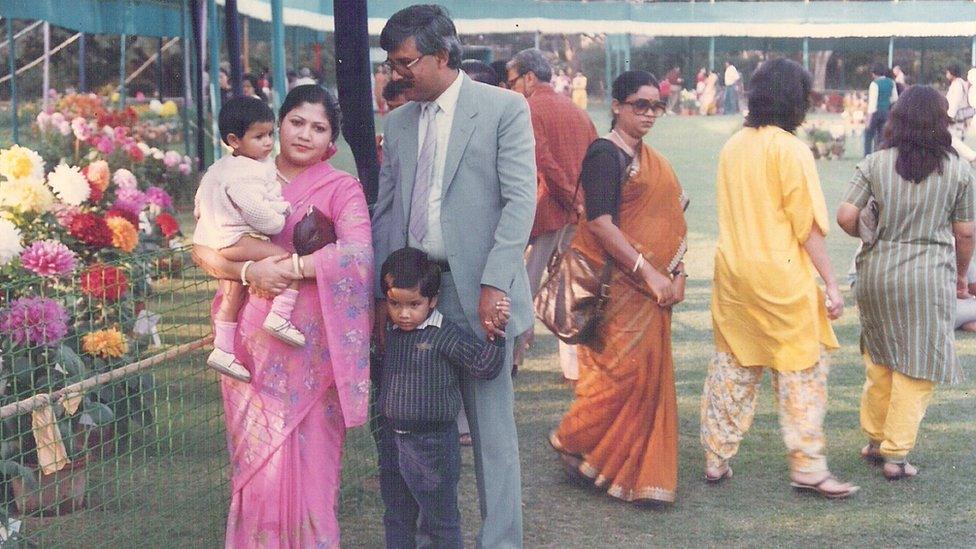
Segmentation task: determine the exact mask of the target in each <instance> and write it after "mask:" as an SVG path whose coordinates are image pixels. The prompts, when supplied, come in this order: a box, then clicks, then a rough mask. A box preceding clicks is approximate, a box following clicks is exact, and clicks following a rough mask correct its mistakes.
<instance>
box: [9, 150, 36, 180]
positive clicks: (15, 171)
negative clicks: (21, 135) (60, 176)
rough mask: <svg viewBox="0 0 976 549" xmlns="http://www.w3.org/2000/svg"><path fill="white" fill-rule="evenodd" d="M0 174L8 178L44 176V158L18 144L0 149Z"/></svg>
mask: <svg viewBox="0 0 976 549" xmlns="http://www.w3.org/2000/svg"><path fill="white" fill-rule="evenodd" d="M0 175H2V176H4V177H6V178H7V179H10V180H16V179H23V178H25V177H31V178H33V179H43V178H44V160H43V159H42V158H41V155H39V154H37V153H36V152H34V151H32V150H30V149H28V148H26V147H21V146H20V145H14V146H13V147H10V148H9V149H4V150H0Z"/></svg>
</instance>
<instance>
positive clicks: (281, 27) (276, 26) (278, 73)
mask: <svg viewBox="0 0 976 549" xmlns="http://www.w3.org/2000/svg"><path fill="white" fill-rule="evenodd" d="M282 4H283V2H282V0H271V74H272V75H273V76H272V80H273V83H274V92H275V94H274V95H275V98H274V100H275V104H274V106H275V110H278V107H280V106H281V102H282V101H284V100H285V93H287V92H288V78H287V76H285V71H286V61H285V10H284V7H283V5H282Z"/></svg>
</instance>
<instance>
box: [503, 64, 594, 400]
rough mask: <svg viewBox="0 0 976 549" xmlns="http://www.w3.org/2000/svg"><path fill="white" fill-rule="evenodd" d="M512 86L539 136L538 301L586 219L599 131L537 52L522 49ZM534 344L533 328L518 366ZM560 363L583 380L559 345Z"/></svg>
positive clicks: (530, 256) (528, 254) (534, 247)
mask: <svg viewBox="0 0 976 549" xmlns="http://www.w3.org/2000/svg"><path fill="white" fill-rule="evenodd" d="M505 68H506V69H507V84H508V87H509V88H510V89H512V90H514V91H516V92H519V93H521V94H522V95H524V96H525V97H526V99H527V100H528V103H529V112H530V114H531V117H532V129H533V132H534V133H535V162H536V167H537V169H538V171H539V173H538V178H537V179H538V185H539V186H538V193H537V199H536V200H537V201H536V210H535V222H534V224H533V225H532V233H531V235H530V236H529V245H528V247H527V248H526V250H525V263H526V270H527V271H528V272H529V284H530V285H531V290H532V294H533V296H534V295H535V293H536V292H538V291H539V285H540V283H541V281H542V277H543V275H544V274H545V269H546V265H547V263H548V261H549V257H550V256H551V255H552V252H553V251H554V250H555V249H556V246H557V245H561V247H560V249H564V248H565V247H566V246H568V245H569V243H570V241H571V240H572V237H573V233H574V232H575V230H576V223H577V222H578V221H579V218H580V217H581V216H582V215H583V214H584V210H583V190H582V188H579V190H577V188H578V185H577V182H578V181H579V174H580V168H581V167H582V165H583V157H584V156H585V155H586V149H587V147H589V146H590V143H592V142H593V140H595V139H596V137H597V135H596V128H595V127H594V126H593V122H592V121H591V120H590V117H589V115H587V114H586V111H584V110H583V109H581V108H579V107H577V106H576V105H574V104H573V101H572V100H571V99H569V98H568V97H566V96H564V95H560V94H558V93H556V91H555V90H554V89H553V87H552V85H551V84H550V80H551V79H552V65H550V63H549V61H548V60H547V59H546V58H545V56H544V55H543V53H542V52H541V51H539V50H537V49H534V48H533V49H527V50H522V51H520V52H518V53H517V54H515V57H513V58H512V60H511V61H509V62H508V63H507V64H506V66H505ZM531 343H532V329H531V328H530V329H529V330H527V331H526V332H525V333H524V334H522V336H520V337H519V343H518V344H517V345H516V349H515V353H516V355H515V363H516V364H518V363H520V361H521V358H522V356H523V355H524V353H525V350H526V349H527V348H528V347H529V345H531ZM559 364H560V366H561V367H562V371H563V375H564V376H565V377H566V379H568V380H571V381H575V380H576V379H578V378H579V367H578V365H577V363H576V349H575V347H573V346H570V345H566V344H565V343H563V342H561V341H560V342H559Z"/></svg>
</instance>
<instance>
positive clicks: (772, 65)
mask: <svg viewBox="0 0 976 549" xmlns="http://www.w3.org/2000/svg"><path fill="white" fill-rule="evenodd" d="M812 87H813V79H812V78H810V73H809V72H807V71H806V69H804V68H803V67H802V66H800V64H799V63H797V62H795V61H790V60H789V59H770V60H769V61H765V62H763V63H762V64H761V65H759V68H757V69H756V72H754V73H752V77H751V78H750V79H749V114H748V116H746V123H745V125H746V127H748V128H761V127H763V126H777V127H780V128H783V129H784V130H786V131H788V132H790V133H793V132H794V131H796V128H797V127H798V126H799V125H800V124H802V123H803V119H804V118H806V116H807V111H808V110H809V109H810V90H811V88H812Z"/></svg>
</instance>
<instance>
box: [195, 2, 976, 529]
mask: <svg viewBox="0 0 976 549" xmlns="http://www.w3.org/2000/svg"><path fill="white" fill-rule="evenodd" d="M380 46H381V47H382V48H383V49H384V50H385V51H386V52H387V55H388V59H387V62H386V64H385V69H384V74H385V75H386V76H387V78H388V80H387V81H386V82H385V86H384V89H383V90H382V92H381V96H380V97H381V99H382V100H383V102H384V105H385V107H384V109H385V110H386V116H385V118H384V119H383V126H384V134H383V136H382V140H381V144H382V155H383V157H382V169H381V172H380V189H379V195H378V200H377V202H376V204H375V205H373V206H372V208H371V210H370V209H369V208H367V204H366V200H365V198H364V194H363V191H362V189H361V187H360V185H359V183H358V181H357V180H356V179H355V178H354V177H353V176H351V175H349V174H347V173H345V172H342V171H340V170H337V169H336V168H334V167H333V166H332V165H331V164H330V163H329V158H330V157H331V156H332V155H333V154H334V153H335V140H336V138H337V136H338V134H339V132H340V129H341V125H342V124H343V123H347V124H356V123H357V121H356V120H346V121H343V120H342V117H341V114H340V112H339V108H338V103H337V101H336V99H335V97H334V96H333V95H332V94H331V93H330V92H329V91H327V90H325V89H323V88H321V87H319V86H317V85H314V84H298V85H296V86H295V87H294V88H292V89H291V91H290V92H289V93H288V96H287V97H286V98H284V101H283V103H282V106H281V109H280V111H279V113H278V115H277V125H278V139H279V144H280V154H278V155H277V156H276V157H275V158H273V159H269V158H268V157H269V153H270V152H271V148H272V147H271V143H272V141H273V125H274V121H275V120H274V117H273V115H272V114H271V113H270V112H269V111H268V110H267V108H266V107H264V108H262V107H263V104H262V103H261V102H260V101H257V100H254V99H243V100H231V101H228V103H227V104H226V106H225V111H226V114H225V113H224V112H222V113H221V116H220V130H221V137H222V138H223V139H224V141H225V143H226V144H227V145H228V146H229V147H230V148H232V149H233V151H234V154H233V155H232V156H231V157H229V159H228V160H227V161H222V162H221V163H218V164H215V165H214V167H212V168H211V170H210V171H209V172H208V173H207V176H206V178H205V180H204V182H203V183H202V184H201V188H200V191H199V194H198V200H197V214H198V217H199V219H200V225H198V229H197V231H198V233H199V234H198V235H195V237H194V242H195V247H194V255H195V258H196V260H197V262H198V263H199V264H200V265H202V266H203V267H204V268H205V269H206V270H207V271H208V272H209V273H211V274H212V275H213V276H215V277H217V278H219V279H221V281H222V282H221V284H220V291H219V292H218V294H217V297H216V299H215V302H214V320H215V346H216V350H215V354H214V355H211V358H212V360H208V363H209V364H210V365H211V366H213V367H215V368H217V369H218V370H220V371H221V372H222V373H227V374H229V375H227V376H224V378H223V381H222V393H223V398H224V409H225V416H226V423H227V433H228V442H229V454H230V459H231V464H232V467H231V469H230V470H231V472H232V498H231V504H230V510H229V516H228V521H227V532H226V536H227V546H228V547H244V546H261V547H312V546H316V547H333V546H338V544H339V525H338V521H337V517H336V506H337V497H338V491H339V483H340V463H341V456H342V450H343V440H344V436H345V432H346V430H347V429H348V428H352V427H356V426H359V425H362V424H364V423H366V422H367V421H368V420H369V416H370V415H371V412H370V411H371V410H372V415H373V416H374V417H373V419H374V421H375V427H376V429H375V430H376V442H377V447H378V454H379V469H380V490H381V493H382V497H383V501H384V504H385V512H384V516H383V525H384V531H385V543H386V545H387V546H388V547H416V546H418V545H433V546H436V547H460V546H462V536H461V531H462V530H461V523H460V521H461V519H460V513H459V511H458V501H457V497H458V496H457V494H458V492H457V484H458V481H459V476H460V475H459V469H460V447H461V446H460V444H461V443H462V442H463V435H464V434H468V435H469V436H470V439H471V443H472V444H473V453H474V469H475V477H476V484H477V496H478V499H479V502H480V512H481V518H482V524H481V525H480V530H479V532H478V535H477V540H478V545H479V546H480V547H521V546H522V531H523V524H522V500H521V473H520V460H519V449H518V438H517V435H516V421H515V416H514V398H515V397H514V390H513V376H512V374H513V372H514V370H515V368H516V364H517V362H518V361H519V360H521V357H523V356H524V352H525V349H526V348H528V347H529V346H530V345H531V344H532V327H533V325H534V316H535V314H534V313H535V311H534V309H533V295H534V294H535V293H536V292H537V291H538V290H539V287H540V283H541V281H542V280H543V279H544V278H545V276H546V271H547V266H548V265H550V264H551V259H552V258H553V257H554V256H559V255H560V254H562V253H566V251H567V250H568V249H569V248H572V249H573V250H574V251H575V253H578V254H579V255H580V256H582V257H584V258H585V259H586V261H588V262H589V264H591V265H592V266H593V267H594V269H596V270H602V269H603V267H608V268H609V271H608V272H609V273H610V277H609V279H608V281H607V286H608V288H609V293H608V296H609V297H608V303H607V305H606V307H605V308H604V309H603V310H602V321H601V323H600V325H599V328H598V333H597V334H596V336H595V337H594V338H592V339H589V340H587V341H586V342H585V343H584V344H577V345H570V344H568V343H562V344H561V345H560V350H559V362H560V366H561V368H562V371H563V372H564V375H565V377H566V378H567V379H570V380H577V381H576V383H575V386H574V393H575V400H574V401H573V403H572V405H571V406H570V407H569V409H568V410H567V411H566V413H565V415H564V416H563V418H562V420H561V421H560V423H559V424H558V425H557V426H556V428H555V429H554V430H553V431H552V433H551V434H550V436H549V443H550V444H551V445H552V447H553V449H554V451H555V452H556V454H557V455H558V457H559V460H560V462H561V463H562V464H563V465H564V466H565V468H566V470H567V471H568V472H569V473H570V474H572V475H574V476H576V477H577V478H579V479H580V480H582V481H584V482H586V483H590V484H592V485H594V486H596V487H599V488H600V489H601V490H603V491H605V492H606V493H607V494H609V495H610V496H612V497H614V498H617V499H619V500H622V501H627V502H674V501H675V500H676V498H677V495H678V494H679V493H680V491H679V488H678V410H677V400H676V392H675V377H674V361H673V356H672V345H671V315H672V311H673V310H674V307H676V306H679V305H680V304H681V303H682V301H683V300H684V297H685V289H686V281H687V276H688V275H687V272H686V270H685V267H684V255H685V253H686V251H687V230H688V227H687V223H686V219H685V215H684V212H685V210H686V208H687V207H688V205H689V202H690V201H689V197H688V196H686V195H685V193H684V191H683V189H682V187H681V184H680V182H679V180H678V177H677V174H676V173H675V171H674V170H673V169H672V167H671V165H670V164H669V162H668V160H667V159H666V158H665V157H664V156H663V155H662V154H661V153H660V152H658V151H656V150H655V149H653V148H652V147H650V146H649V145H647V144H646V143H644V137H645V136H646V135H647V134H648V133H649V132H651V131H653V130H654V127H655V122H656V121H657V119H658V118H659V117H660V116H662V115H664V114H665V113H666V112H667V111H668V110H669V103H668V101H669V99H670V97H668V96H665V95H664V94H663V93H662V87H668V88H670V86H671V85H672V84H678V85H680V81H677V80H679V79H680V74H678V75H673V74H669V75H668V76H667V77H666V78H665V79H663V80H658V79H657V78H656V77H655V76H654V75H652V74H651V73H649V72H646V71H641V70H631V71H627V72H624V73H622V74H620V75H619V76H618V77H617V78H616V79H615V80H614V82H613V86H612V90H611V98H612V99H611V101H610V102H609V105H608V106H609V109H610V111H611V115H612V122H611V126H610V128H609V129H608V131H606V132H605V133H604V134H603V135H602V136H599V137H598V132H597V128H596V127H595V126H594V124H593V123H592V121H591V120H590V119H589V117H588V115H587V114H586V112H585V110H584V109H583V107H585V105H581V104H580V103H581V101H580V100H579V99H580V98H579V97H578V96H577V94H576V90H577V89H579V88H577V86H576V85H574V84H572V82H571V83H570V86H569V88H567V87H566V85H565V80H563V81H562V83H559V82H560V75H559V74H558V72H557V73H556V74H555V75H554V74H553V67H552V66H551V64H550V63H549V61H548V60H547V58H546V56H545V55H544V54H543V53H542V52H540V51H538V50H535V49H529V50H525V51H522V52H519V53H518V54H516V55H515V56H514V57H513V58H512V59H511V60H509V61H507V62H506V63H505V64H504V65H500V66H498V65H496V67H498V68H494V67H492V66H489V65H487V64H484V63H480V62H462V59H461V43H460V41H459V39H458V36H457V32H456V30H455V27H454V24H453V22H452V21H451V19H450V18H449V16H448V15H447V13H446V12H445V11H444V10H443V9H442V8H440V7H438V6H432V5H415V6H410V7H407V8H404V9H402V10H401V11H399V12H397V13H396V14H394V15H393V16H392V17H391V18H390V19H389V20H388V21H387V23H386V25H385V27H384V28H383V31H382V33H381V35H380ZM730 67H731V65H730ZM731 69H732V70H734V67H731ZM501 71H503V72H501ZM730 74H731V76H732V77H731V78H730ZM566 76H568V75H566ZM577 76H578V75H577ZM879 76H880V75H879ZM706 80H707V79H706ZM713 80H714V79H713ZM663 82H668V84H667V85H666V86H665V85H664V84H663ZM726 82H731V84H732V85H729V86H726V93H725V96H724V100H723V101H724V103H725V104H726V107H727V108H731V107H733V106H737V103H738V101H739V99H738V97H739V95H738V90H737V89H736V86H738V82H739V79H738V75H737V71H736V72H734V73H731V72H730V70H729V69H727V71H726ZM502 84H504V86H502ZM557 85H558V86H560V89H559V90H557V89H556V86H557ZM706 85H707V84H706ZM503 87H504V88H508V89H507V90H506V89H503ZM581 87H582V89H585V85H581ZM811 87H812V82H811V77H810V75H809V73H808V72H807V71H805V70H804V69H803V68H802V67H801V66H800V65H799V64H797V63H795V62H793V61H789V60H785V59H773V60H769V61H766V62H764V63H762V64H761V65H760V66H759V68H758V69H757V70H756V72H755V73H754V74H753V75H752V76H751V79H750V83H749V93H748V99H747V102H748V115H747V116H746V119H745V124H744V127H743V128H742V129H740V130H739V131H738V132H736V133H735V135H733V136H732V137H731V138H730V139H729V140H728V142H727V143H726V144H725V146H724V147H723V149H722V151H721V153H720V155H719V158H718V159H717V162H718V175H717V182H716V190H717V194H716V197H715V198H716V202H717V206H718V207H717V210H718V211H717V216H718V224H719V238H718V245H717V249H716V252H715V271H714V274H713V289H712V303H711V312H712V319H713V327H714V355H713V359H712V360H711V362H710V364H709V365H708V374H707V378H706V381H705V384H704V388H703V391H702V397H701V414H700V438H701V444H702V448H703V456H702V470H703V477H704V480H705V481H707V482H709V483H720V482H723V481H725V480H727V479H729V478H731V477H732V466H731V463H732V460H733V459H734V458H735V456H736V454H737V453H738V451H739V445H740V443H741V441H742V439H743V437H744V436H745V435H746V433H747V431H748V430H749V427H750V426H751V424H752V422H753V418H754V413H755V406H756V400H757V394H758V389H759V386H760V381H761V379H762V377H763V374H764V371H765V370H769V371H770V374H771V376H772V378H773V390H774V393H775V397H776V401H777V404H778V411H779V419H780V425H781V428H782V433H783V440H784V442H785V444H786V447H787V449H788V454H787V455H788V460H789V468H790V474H789V481H788V482H789V484H790V485H792V486H793V487H794V488H796V489H799V490H808V491H813V492H815V493H817V494H820V495H822V496H824V497H826V498H831V499H838V498H845V497H848V496H850V495H852V494H854V493H855V492H857V491H858V489H859V488H858V487H857V486H854V485H852V484H851V483H848V482H844V481H842V480H839V479H838V478H836V477H835V476H834V475H833V474H832V473H831V472H830V470H829V469H828V466H827V460H826V457H825V455H826V452H825V447H826V439H825V435H824V430H823V420H824V416H825V413H826V410H827V406H828V398H827V377H828V376H827V373H828V369H829V356H830V351H831V350H834V349H836V348H837V347H838V341H837V339H836V337H835V336H834V332H833V329H832V327H831V321H832V320H835V319H837V318H839V317H840V316H841V314H842V313H843V310H844V306H845V303H844V297H843V295H842V293H841V291H840V289H839V285H838V283H837V280H836V278H835V277H834V274H833V268H832V266H831V263H830V260H829V257H828V255H827V252H826V244H825V242H826V236H827V233H828V231H829V227H830V224H831V223H830V218H829V215H828V211H827V206H826V203H825V200H824V196H823V193H822V190H821V187H820V182H819V178H818V175H817V168H816V164H815V162H814V158H813V156H812V153H811V151H810V149H809V147H808V146H807V145H806V144H804V143H803V142H802V141H801V140H800V139H798V138H797V137H796V136H795V135H794V132H795V130H796V128H797V127H798V126H799V125H800V124H801V123H802V122H803V120H804V118H805V116H806V113H807V111H808V109H809V107H810V91H811ZM729 88H731V91H729ZM877 88H878V94H877V96H878V98H879V99H878V104H879V105H880V106H879V108H881V107H883V106H884V102H883V98H885V97H889V95H888V88H887V85H886V84H885V83H878V84H877ZM566 89H572V90H573V91H572V92H570V93H569V95H568V96H567V94H566V93H565V91H566ZM706 91H707V89H706ZM561 92H562V93H561ZM892 98H893V96H892ZM948 109H949V105H948V102H947V100H946V99H945V97H944V96H942V95H941V94H940V93H939V92H937V91H935V90H934V89H932V88H929V87H925V86H914V87H910V88H907V89H906V90H904V92H903V93H901V94H900V95H899V96H898V98H897V101H893V102H892V103H891V104H890V113H889V114H888V119H887V120H886V121H885V122H884V123H883V124H880V122H879V123H876V125H880V131H881V133H882V135H883V139H882V140H881V141H880V143H879V149H878V150H877V151H876V152H873V153H871V154H870V155H868V156H867V157H866V158H865V159H864V161H863V162H861V163H860V164H858V166H857V169H856V171H855V173H854V175H853V177H852V180H851V182H850V184H849V189H848V191H847V194H846V195H845V197H844V200H843V202H842V204H841V205H840V207H839V209H838V211H837V221H838V223H839V224H840V226H841V227H842V228H843V229H844V231H845V232H847V233H848V234H850V235H852V236H856V237H858V238H860V239H861V240H862V241H863V245H862V247H861V250H860V252H859V253H858V257H857V272H858V275H859V276H858V280H857V283H856V286H855V300H856V302H857V304H858V310H859V314H860V319H861V327H862V334H861V350H862V354H863V358H864V363H865V372H866V381H865V385H864V391H863V396H862V401H861V414H860V427H861V429H862V431H863V432H864V435H865V438H866V442H867V443H866V445H865V446H864V448H863V449H861V451H860V454H861V456H863V457H864V459H865V460H867V461H869V462H871V463H875V464H878V465H879V466H880V467H881V471H880V472H881V475H883V477H884V478H887V479H892V480H894V479H902V478H909V477H912V476H914V475H916V474H917V473H918V469H917V468H916V467H915V466H913V465H912V464H910V463H909V461H908V459H907V456H908V454H909V453H910V452H911V451H912V450H913V448H914V444H915V439H916V435H917V432H918V428H919V425H920V423H921V421H922V417H923V415H924V413H925V408H926V406H927V404H928V402H929V400H930V398H931V395H932V394H933V391H934V386H935V384H937V383H953V382H958V381H959V380H961V379H962V372H961V370H960V368H959V365H958V360H957V357H956V355H955V349H954V340H953V327H954V320H955V309H954V307H952V306H951V303H952V302H953V295H954V294H955V295H956V296H957V297H959V298H964V297H967V296H968V291H969V290H968V288H969V286H968V283H967V279H966V272H967V270H968V267H969V265H970V261H971V256H972V253H973V232H974V223H973V218H974V211H973V198H974V197H973V189H972V178H973V175H972V172H971V170H970V167H969V164H968V163H967V162H965V161H963V160H961V159H960V158H959V157H958V156H957V155H956V153H955V152H954V149H953V148H952V138H951V136H950V123H951V119H950V118H949V116H948V115H947V114H946V113H947V110H948ZM919 128H921V130H919ZM815 274H816V275H818V276H819V278H820V281H822V282H823V285H824V288H823V289H822V288H821V286H820V285H819V284H818V280H817V279H816V278H815ZM246 290H250V291H249V292H248V291H246ZM893 318H897V319H898V321H897V322H892V320H891V319H893ZM371 349H372V353H373V354H372V355H371ZM218 351H220V352H218ZM459 414H461V417H460V418H459ZM462 418H463V421H464V422H465V423H466V424H467V427H460V428H459V425H458V423H459V419H462Z"/></svg>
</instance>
